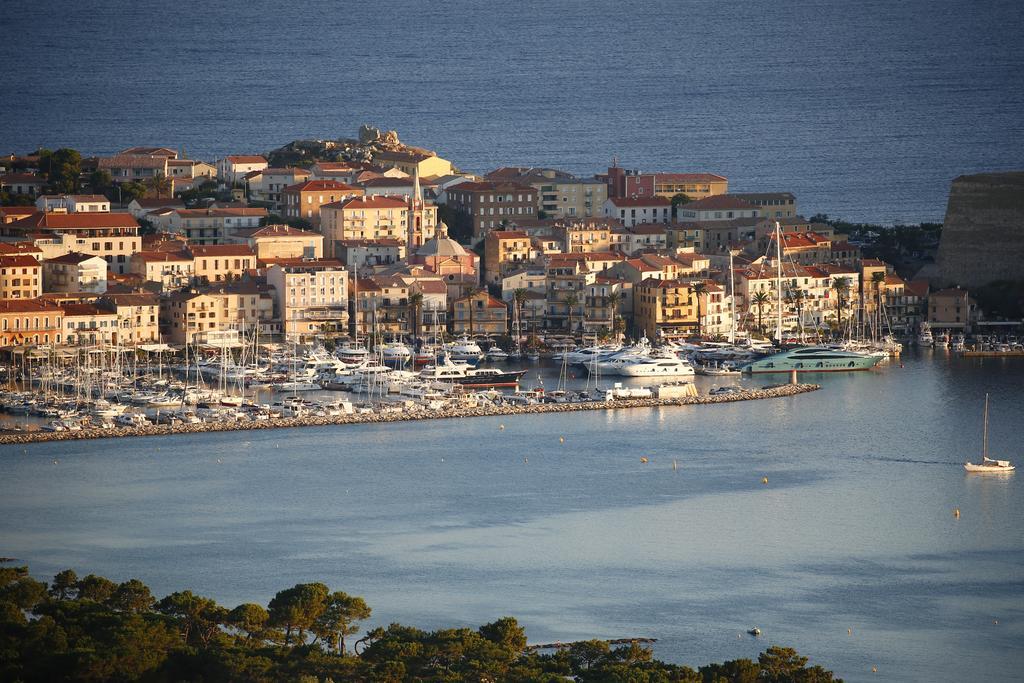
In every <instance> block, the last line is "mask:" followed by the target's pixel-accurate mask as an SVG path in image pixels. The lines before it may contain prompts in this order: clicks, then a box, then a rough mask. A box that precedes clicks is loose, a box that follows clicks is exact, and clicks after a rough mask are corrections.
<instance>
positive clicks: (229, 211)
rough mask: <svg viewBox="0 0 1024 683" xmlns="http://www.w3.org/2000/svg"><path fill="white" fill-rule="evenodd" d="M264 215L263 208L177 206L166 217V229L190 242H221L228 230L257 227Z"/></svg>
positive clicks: (226, 236) (265, 211)
mask: <svg viewBox="0 0 1024 683" xmlns="http://www.w3.org/2000/svg"><path fill="white" fill-rule="evenodd" d="M266 217H267V210H266V209H265V208H263V207H253V206H251V207H245V208H223V209H219V208H210V209H178V210H176V211H173V212H172V213H170V214H169V215H168V217H167V226H166V227H167V229H168V230H169V231H171V232H176V233H178V234H181V235H184V236H185V237H186V239H188V241H189V242H190V243H192V244H221V243H222V242H225V241H227V240H228V238H229V237H230V236H231V234H232V233H234V232H235V231H238V230H247V229H251V228H257V227H259V225H260V223H261V222H262V221H264V220H265V219H266Z"/></svg>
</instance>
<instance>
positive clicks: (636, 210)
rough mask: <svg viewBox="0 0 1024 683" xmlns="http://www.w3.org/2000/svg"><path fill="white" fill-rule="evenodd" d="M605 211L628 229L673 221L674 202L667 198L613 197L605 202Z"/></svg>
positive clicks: (606, 214)
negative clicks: (644, 224)
mask: <svg viewBox="0 0 1024 683" xmlns="http://www.w3.org/2000/svg"><path fill="white" fill-rule="evenodd" d="M603 210H604V215H605V216H606V217H608V218H616V219H618V220H620V221H621V222H622V224H623V225H624V226H625V227H627V228H629V227H632V226H634V225H639V224H640V223H668V222H669V221H671V220H672V200H670V199H666V198H665V197H658V196H648V197H612V198H609V199H607V200H606V201H605V203H604V207H603Z"/></svg>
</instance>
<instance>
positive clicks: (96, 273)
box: [0, 252, 107, 294]
mask: <svg viewBox="0 0 1024 683" xmlns="http://www.w3.org/2000/svg"><path fill="white" fill-rule="evenodd" d="M0 263H2V260H0ZM42 269H43V289H45V290H46V291H47V292H89V293H93V294H102V293H103V292H105V291H107V262H106V261H105V260H103V259H102V258H100V257H99V256H94V255H93V254H83V253H81V252H70V253H68V254H64V255H63V256H57V257H56V258H52V259H48V260H46V261H43V264H42Z"/></svg>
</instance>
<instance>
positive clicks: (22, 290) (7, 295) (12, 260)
mask: <svg viewBox="0 0 1024 683" xmlns="http://www.w3.org/2000/svg"><path fill="white" fill-rule="evenodd" d="M42 293H43V276H42V266H41V265H40V264H39V261H38V260H37V259H36V257H35V256H31V255H29V254H4V255H0V299H35V298H36V297H38V296H40V295H42Z"/></svg>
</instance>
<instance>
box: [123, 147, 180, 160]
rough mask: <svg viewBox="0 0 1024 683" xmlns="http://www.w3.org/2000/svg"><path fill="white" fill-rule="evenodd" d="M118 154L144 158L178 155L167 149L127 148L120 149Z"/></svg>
mask: <svg viewBox="0 0 1024 683" xmlns="http://www.w3.org/2000/svg"><path fill="white" fill-rule="evenodd" d="M118 154H131V155H140V154H141V155H145V156H151V157H155V156H165V157H176V156H178V153H177V152H175V151H174V150H173V149H171V148H169V147H129V148H128V149H122V150H121V151H120V152H118ZM190 163H191V162H190Z"/></svg>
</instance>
